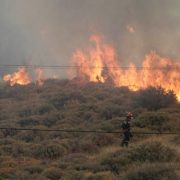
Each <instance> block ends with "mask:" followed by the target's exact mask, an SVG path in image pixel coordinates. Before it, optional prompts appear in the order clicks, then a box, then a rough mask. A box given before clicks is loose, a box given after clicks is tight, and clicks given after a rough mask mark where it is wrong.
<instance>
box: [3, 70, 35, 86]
mask: <svg viewBox="0 0 180 180" xmlns="http://www.w3.org/2000/svg"><path fill="white" fill-rule="evenodd" d="M3 80H4V81H5V82H8V83H9V84H10V86H14V85H15V84H19V85H28V84H30V83H31V82H32V79H31V77H30V76H29V74H28V72H27V71H26V68H25V67H21V68H19V69H18V71H17V72H15V73H13V74H7V75H5V76H4V77H3Z"/></svg>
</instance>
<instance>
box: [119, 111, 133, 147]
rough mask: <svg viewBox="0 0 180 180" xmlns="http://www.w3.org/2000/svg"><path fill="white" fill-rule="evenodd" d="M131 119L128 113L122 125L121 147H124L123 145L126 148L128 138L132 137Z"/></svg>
mask: <svg viewBox="0 0 180 180" xmlns="http://www.w3.org/2000/svg"><path fill="white" fill-rule="evenodd" d="M132 118H133V115H132V113H130V112H128V113H127V116H126V119H125V121H124V122H123V124H122V126H121V127H122V131H123V140H122V143H121V146H122V147H124V145H125V146H126V147H128V144H129V140H130V138H132V137H133V135H132V133H131V123H130V122H131V120H132Z"/></svg>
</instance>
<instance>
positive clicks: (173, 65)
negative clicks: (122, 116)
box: [72, 35, 180, 101]
mask: <svg viewBox="0 0 180 180" xmlns="http://www.w3.org/2000/svg"><path fill="white" fill-rule="evenodd" d="M90 41H91V42H92V43H93V44H92V46H90V47H89V48H88V50H87V51H83V50H80V49H79V50H77V51H76V52H75V53H74V55H73V60H72V63H73V65H75V66H78V69H77V77H79V78H80V79H82V80H89V81H93V82H102V83H104V82H111V83H113V84H114V85H115V86H128V87H129V88H130V89H131V90H138V89H143V88H147V87H148V86H154V87H157V86H161V87H162V88H164V89H165V90H167V91H168V90H173V91H174V92H175V93H176V95H177V98H178V100H179V101H180V63H179V62H175V61H173V60H171V59H169V58H163V57H161V56H159V55H158V54H157V53H156V52H151V53H150V54H148V55H146V57H145V59H144V60H143V63H142V68H140V67H139V68H138V67H136V66H135V65H134V64H133V63H130V64H129V66H128V67H127V68H123V67H122V66H120V64H119V62H118V59H117V55H116V52H115V50H114V48H113V47H112V46H111V45H109V44H106V43H104V41H103V38H102V37H100V36H97V35H93V36H91V38H90Z"/></svg>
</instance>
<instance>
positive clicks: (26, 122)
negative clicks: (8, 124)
mask: <svg viewBox="0 0 180 180" xmlns="http://www.w3.org/2000/svg"><path fill="white" fill-rule="evenodd" d="M18 123H19V124H20V126H21V127H26V126H36V125H39V121H38V120H37V119H35V118H33V117H30V118H24V119H21V120H20V121H19V122H18Z"/></svg>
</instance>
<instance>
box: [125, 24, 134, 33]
mask: <svg viewBox="0 0 180 180" xmlns="http://www.w3.org/2000/svg"><path fill="white" fill-rule="evenodd" d="M126 29H127V31H128V32H129V33H134V32H135V30H134V27H133V26H131V25H129V24H128V25H127V26H126Z"/></svg>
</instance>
